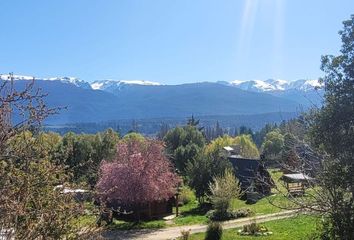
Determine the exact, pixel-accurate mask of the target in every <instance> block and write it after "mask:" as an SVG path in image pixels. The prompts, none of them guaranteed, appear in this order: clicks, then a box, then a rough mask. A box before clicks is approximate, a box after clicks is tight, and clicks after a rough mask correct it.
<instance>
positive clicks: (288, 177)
mask: <svg viewBox="0 0 354 240" xmlns="http://www.w3.org/2000/svg"><path fill="white" fill-rule="evenodd" d="M280 180H282V181H283V182H284V184H285V187H286V189H287V191H288V193H289V194H290V195H292V196H302V195H304V193H305V189H306V188H307V187H308V186H309V184H310V183H312V182H314V179H313V178H311V177H309V176H307V175H305V174H304V173H292V174H284V175H283V176H282V177H281V178H280Z"/></svg>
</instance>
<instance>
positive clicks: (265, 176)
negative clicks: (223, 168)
mask: <svg viewBox="0 0 354 240" xmlns="http://www.w3.org/2000/svg"><path fill="white" fill-rule="evenodd" d="M224 150H225V151H228V152H229V154H228V159H229V161H230V162H231V164H232V166H233V168H234V171H235V176H236V177H237V179H238V180H239V181H240V185H241V189H242V191H243V192H244V193H245V196H246V198H247V200H249V202H256V201H257V200H258V199H259V198H261V197H263V196H265V195H269V194H270V193H271V188H272V186H273V185H274V182H273V180H272V178H271V176H270V174H269V172H268V171H267V169H266V168H265V167H264V165H263V164H262V162H261V161H260V159H256V158H245V157H242V156H241V155H239V154H235V153H237V151H235V148H234V147H225V148H224ZM250 196H251V198H252V199H249V198H250Z"/></svg>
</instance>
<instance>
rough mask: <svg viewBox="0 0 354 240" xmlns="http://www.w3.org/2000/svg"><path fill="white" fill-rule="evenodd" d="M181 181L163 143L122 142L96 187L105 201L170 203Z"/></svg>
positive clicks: (103, 167) (148, 141)
mask: <svg viewBox="0 0 354 240" xmlns="http://www.w3.org/2000/svg"><path fill="white" fill-rule="evenodd" d="M178 182H179V179H178V177H177V175H176V174H175V173H174V171H173V170H172V168H171V166H170V163H169V161H168V160H167V158H166V157H165V155H164V154H163V146H162V144H161V143H160V142H158V141H154V140H146V141H145V142H144V143H143V144H142V143H141V142H140V141H139V140H137V139H134V140H132V141H129V142H128V143H126V142H124V141H123V142H120V143H119V144H118V147H117V154H116V156H115V157H114V158H113V159H112V160H111V161H105V160H104V161H103V162H102V163H101V166H100V175H99V180H98V182H97V185H96V188H97V191H98V193H99V195H100V197H101V198H102V200H103V201H108V202H110V203H121V204H126V205H139V204H144V203H149V202H153V201H158V200H168V199H169V198H171V197H172V196H173V195H174V194H175V191H176V187H177V184H178Z"/></svg>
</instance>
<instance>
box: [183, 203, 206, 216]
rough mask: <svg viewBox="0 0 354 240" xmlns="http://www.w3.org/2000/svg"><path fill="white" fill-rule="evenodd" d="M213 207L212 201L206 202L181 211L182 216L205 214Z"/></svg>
mask: <svg viewBox="0 0 354 240" xmlns="http://www.w3.org/2000/svg"><path fill="white" fill-rule="evenodd" d="M211 209H212V205H211V204H210V203H204V204H202V205H198V206H197V207H194V208H191V209H189V210H186V211H183V212H181V214H180V215H181V216H201V215H202V216H203V215H205V214H206V213H207V212H208V211H209V210H211Z"/></svg>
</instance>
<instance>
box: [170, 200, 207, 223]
mask: <svg viewBox="0 0 354 240" xmlns="http://www.w3.org/2000/svg"><path fill="white" fill-rule="evenodd" d="M208 210H210V208H207V207H204V208H203V207H200V205H199V203H198V201H192V202H189V203H187V204H185V205H183V206H181V207H180V208H179V212H180V215H179V216H178V217H177V218H175V219H174V223H175V225H178V226H181V225H192V224H205V223H207V222H208V218H207V217H206V216H205V214H206V213H207V211H208ZM174 212H175V208H174Z"/></svg>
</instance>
